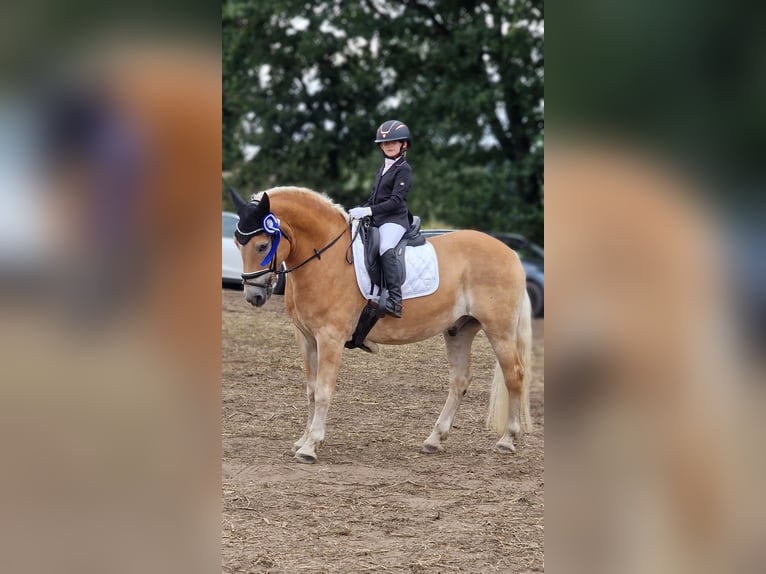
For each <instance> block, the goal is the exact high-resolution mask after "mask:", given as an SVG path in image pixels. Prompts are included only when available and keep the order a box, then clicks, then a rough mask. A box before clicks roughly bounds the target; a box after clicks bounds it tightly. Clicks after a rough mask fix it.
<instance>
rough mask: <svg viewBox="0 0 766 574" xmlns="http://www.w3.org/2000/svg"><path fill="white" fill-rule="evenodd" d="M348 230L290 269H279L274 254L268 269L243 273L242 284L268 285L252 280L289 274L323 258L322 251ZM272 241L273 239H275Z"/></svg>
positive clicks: (345, 229) (288, 240)
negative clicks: (269, 275)
mask: <svg viewBox="0 0 766 574" xmlns="http://www.w3.org/2000/svg"><path fill="white" fill-rule="evenodd" d="M346 231H348V228H347V227H344V228H343V231H341V232H340V235H338V236H337V237H336V238H335V239H333V240H332V241H330V243H328V244H327V245H325V246H324V247H322V249H319V250H317V249H314V254H313V255H311V256H310V257H308V258H307V259H304V260H303V261H301V262H300V263H298V265H296V266H295V267H291V268H289V269H279V270H277V258H276V254H274V257H272V258H271V263H269V267H268V269H261V270H260V271H253V272H251V273H243V274H242V284H243V285H252V286H254V287H266V285H260V284H259V283H255V282H254V281H252V280H253V279H257V278H258V277H262V276H263V275H268V274H271V275H287V274H288V273H292V272H293V271H295V270H296V269H299V268H301V267H303V266H304V265H306V263H308V262H309V261H311V260H312V259H321V258H322V253H324V252H325V251H327V250H328V249H330V247H332V246H333V245H335V244H336V243H337V242H338V241H339V240H340V238H341V237H343V235H344V234H345V233H346ZM260 233H264V231H260V232H259V234H260ZM284 237H285V239H287V242H288V243H289V244H290V246H291V247H292V244H293V242H292V241H291V240H290V238H289V237H288V236H287V235H286V234H284ZM271 241H273V239H272V240H271ZM270 284H271V282H269V285H268V286H270Z"/></svg>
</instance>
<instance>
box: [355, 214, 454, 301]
mask: <svg viewBox="0 0 766 574" xmlns="http://www.w3.org/2000/svg"><path fill="white" fill-rule="evenodd" d="M357 225H359V222H358V221H356V220H355V221H354V222H353V224H352V229H351V231H352V233H353V234H354V236H355V237H356V239H354V244H353V253H354V270H355V271H356V283H357V285H359V290H360V291H361V292H362V295H364V297H365V298H366V299H369V300H371V301H377V300H378V299H379V298H380V286H379V285H375V286H374V288H373V285H372V282H371V281H370V274H369V273H367V268H366V267H365V265H364V245H363V244H362V238H361V236H359V235H356V227H357ZM404 262H405V265H406V267H407V274H406V278H405V280H404V285H402V299H413V298H414V297H425V296H426V295H430V294H431V293H434V292H435V291H436V290H437V289H438V288H439V263H438V261H437V260H436V251H435V250H434V246H433V245H431V244H430V243H429V242H428V241H426V243H425V245H420V246H418V247H407V249H405V251H404ZM371 292H372V293H371Z"/></svg>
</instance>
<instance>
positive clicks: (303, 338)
mask: <svg viewBox="0 0 766 574" xmlns="http://www.w3.org/2000/svg"><path fill="white" fill-rule="evenodd" d="M295 338H296V340H297V341H298V346H299V347H300V349H301V354H302V355H303V368H304V370H305V372H306V398H307V399H308V420H307V421H306V430H305V431H304V433H303V435H302V436H301V438H299V439H298V440H297V441H295V443H293V452H297V451H298V450H299V449H300V448H301V447H302V446H303V444H304V443H305V442H306V439H307V438H308V436H309V431H310V430H311V424H312V423H313V422H314V396H315V392H316V378H317V343H316V339H314V338H313V337H309V336H307V335H305V334H303V333H302V332H301V331H300V330H298V329H297V328H296V330H295Z"/></svg>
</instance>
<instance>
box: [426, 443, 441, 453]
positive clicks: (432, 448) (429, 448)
mask: <svg viewBox="0 0 766 574" xmlns="http://www.w3.org/2000/svg"><path fill="white" fill-rule="evenodd" d="M422 450H423V452H424V453H426V454H436V453H437V452H441V451H442V450H443V447H441V446H436V445H433V444H428V443H424V444H423V449H422Z"/></svg>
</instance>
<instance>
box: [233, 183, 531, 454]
mask: <svg viewBox="0 0 766 574" xmlns="http://www.w3.org/2000/svg"><path fill="white" fill-rule="evenodd" d="M231 193H232V197H233V198H234V201H235V203H236V205H237V211H238V213H239V216H240V221H239V226H238V228H237V231H236V233H235V241H236V243H237V244H238V245H239V248H240V251H241V254H242V261H243V270H244V272H243V275H242V277H243V283H244V293H245V298H246V299H247V301H248V302H249V303H251V304H252V305H255V306H256V307H260V306H262V305H263V304H264V303H265V302H266V301H267V299H268V298H269V297H270V296H271V293H272V285H273V283H274V280H275V278H276V274H277V273H286V274H287V275H286V288H285V307H286V309H287V313H288V315H289V316H290V318H291V320H292V321H293V323H294V324H295V327H296V336H297V339H298V342H299V346H300V349H301V352H302V354H303V360H304V366H305V371H306V378H307V387H306V388H307V395H308V421H307V423H306V430H305V432H304V433H303V435H302V436H301V437H300V438H299V439H298V440H297V441H296V442H295V444H294V446H293V452H294V453H295V458H296V460H298V461H299V462H304V463H313V462H315V461H316V460H317V449H318V448H319V447H320V446H321V445H322V443H323V442H324V438H325V421H326V419H327V413H328V410H329V408H330V400H331V398H332V394H333V391H334V389H335V383H336V379H337V376H338V370H339V367H340V362H341V356H342V354H343V349H344V344H345V343H346V341H348V340H349V339H350V337H351V335H352V333H353V332H354V329H355V327H356V325H357V321H358V320H359V317H360V314H361V313H362V310H363V309H364V308H365V306H366V304H367V301H366V299H365V298H364V297H363V295H362V293H361V292H360V290H359V288H358V286H357V282H356V279H355V276H354V266H353V265H351V264H350V263H349V259H348V254H349V253H350V252H351V250H350V249H349V246H350V242H351V239H352V232H351V227H350V225H349V223H350V221H349V216H348V214H347V213H346V211H345V210H344V209H343V208H341V207H340V206H338V205H336V204H334V203H333V202H332V201H331V200H330V199H329V198H327V197H326V196H325V195H322V194H319V193H317V192H314V191H311V190H309V189H305V188H297V187H276V188H273V189H269V190H267V191H265V192H262V193H261V194H258V195H256V196H254V199H253V200H252V201H250V202H245V201H244V200H243V199H242V198H241V197H239V196H238V195H237V194H236V192H234V191H233V190H231ZM429 241H431V243H432V245H433V247H434V249H435V251H436V254H437V258H438V261H439V275H440V277H439V287H438V289H437V290H436V291H435V292H434V293H433V294H431V295H428V296H423V297H418V298H414V299H408V300H405V302H404V306H403V318H401V319H399V318H393V317H389V316H384V317H383V318H382V319H381V320H380V321H378V322H377V323H376V324H375V326H374V327H373V329H372V330H371V331H370V332H369V334H368V336H367V339H366V341H365V342H366V343H367V344H368V345H372V346H373V347H374V346H375V345H374V344H375V343H381V344H388V345H400V344H406V343H414V342H417V341H422V340H424V339H427V338H429V337H433V336H434V335H438V334H440V333H441V334H442V335H443V336H444V341H445V343H446V347H447V360H448V363H449V375H450V386H449V394H448V396H447V401H446V403H445V404H444V408H443V409H442V412H441V414H440V415H439V418H438V420H437V421H436V424H435V426H434V428H433V431H432V432H431V434H430V435H429V436H428V438H427V439H426V440H425V443H424V445H423V450H424V451H425V452H427V453H434V452H438V451H441V450H442V448H443V446H442V443H443V441H445V440H446V439H447V436H448V435H449V432H450V429H451V428H452V422H453V420H454V417H455V413H456V412H457V409H458V407H459V406H460V402H461V400H462V398H463V395H464V394H465V392H466V390H467V388H468V385H469V383H470V382H471V378H472V377H471V344H472V342H473V339H474V337H475V336H476V334H477V333H478V332H479V330H481V329H483V330H484V332H485V334H486V335H487V338H488V339H489V342H490V344H491V345H492V348H493V350H494V352H495V355H496V357H497V364H496V366H495V374H494V380H493V383H492V391H491V398H490V405H489V414H488V417H487V424H488V426H489V427H490V428H491V429H493V430H494V431H495V432H496V433H497V435H498V436H500V440H499V441H498V442H497V449H498V450H499V451H500V452H503V453H510V452H514V451H515V446H514V439H515V438H517V436H518V435H519V434H520V432H522V431H528V430H530V429H531V428H532V421H531V417H530V413H529V380H530V374H531V365H530V357H531V348H532V321H531V306H530V302H529V297H528V296H527V292H526V279H525V275H524V270H523V268H522V266H521V263H520V261H519V258H518V256H517V254H516V253H515V252H514V251H512V250H511V249H509V248H508V247H507V246H506V245H504V244H503V243H501V242H500V241H498V240H496V239H494V238H492V237H490V236H489V235H486V234H484V233H480V232H477V231H456V232H454V233H450V234H447V235H443V236H439V237H435V238H433V239H430V240H429ZM282 263H284V265H285V266H286V268H283V267H281V266H282ZM280 268H281V270H279V269H280Z"/></svg>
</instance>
